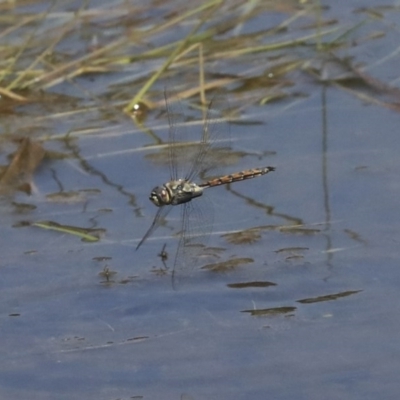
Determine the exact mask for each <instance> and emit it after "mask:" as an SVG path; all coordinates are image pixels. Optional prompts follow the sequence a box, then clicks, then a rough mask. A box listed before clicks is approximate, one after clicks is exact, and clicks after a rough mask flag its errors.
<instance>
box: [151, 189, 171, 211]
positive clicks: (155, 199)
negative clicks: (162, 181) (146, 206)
mask: <svg viewBox="0 0 400 400" xmlns="http://www.w3.org/2000/svg"><path fill="white" fill-rule="evenodd" d="M149 199H150V201H151V202H152V203H153V204H155V205H156V206H157V207H162V206H166V205H168V204H171V196H170V193H169V191H168V190H167V188H166V187H165V186H157V187H155V188H154V189H153V190H152V191H151V193H150V197H149Z"/></svg>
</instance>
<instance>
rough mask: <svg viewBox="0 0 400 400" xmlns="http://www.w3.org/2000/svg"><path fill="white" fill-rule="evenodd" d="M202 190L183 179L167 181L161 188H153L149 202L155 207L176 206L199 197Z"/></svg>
mask: <svg viewBox="0 0 400 400" xmlns="http://www.w3.org/2000/svg"><path fill="white" fill-rule="evenodd" d="M203 190H204V189H203V188H201V187H200V186H198V185H197V184H195V183H193V182H189V181H187V180H185V179H178V180H175V181H169V182H167V183H166V184H164V185H163V186H157V187H155V188H154V189H153V190H152V192H151V194H150V200H151V201H152V202H153V203H154V204H155V205H156V206H157V207H162V206H166V205H169V204H172V205H173V206H176V205H178V204H183V203H187V202H188V201H190V200H192V199H194V198H195V197H199V196H201V195H202V194H203Z"/></svg>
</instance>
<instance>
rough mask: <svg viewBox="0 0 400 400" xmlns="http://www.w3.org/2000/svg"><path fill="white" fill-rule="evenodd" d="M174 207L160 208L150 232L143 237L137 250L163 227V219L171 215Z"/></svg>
mask: <svg viewBox="0 0 400 400" xmlns="http://www.w3.org/2000/svg"><path fill="white" fill-rule="evenodd" d="M172 207H173V206H171V205H170V206H164V207H160V208H159V209H158V211H157V214H156V215H155V217H154V219H153V222H152V224H151V225H150V228H149V229H148V231H147V232H146V233H145V235H144V236H143V238H142V240H141V241H140V242H139V244H138V245H137V246H136V250H137V249H138V248H139V247H140V246H141V245H142V244H143V243H144V242H145V240H146V239H147V238H148V237H149V236H150V235H152V234H153V232H154V231H155V230H156V229H157V228H158V227H159V226H160V225H161V223H162V221H163V219H164V218H165V217H166V216H167V215H168V214H169V212H170V211H171V210H172Z"/></svg>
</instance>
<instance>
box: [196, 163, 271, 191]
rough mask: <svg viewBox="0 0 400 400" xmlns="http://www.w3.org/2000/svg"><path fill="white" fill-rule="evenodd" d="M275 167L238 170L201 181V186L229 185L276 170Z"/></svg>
mask: <svg viewBox="0 0 400 400" xmlns="http://www.w3.org/2000/svg"><path fill="white" fill-rule="evenodd" d="M274 170H275V168H274V167H263V168H253V169H246V170H245V171H241V172H237V173H234V174H230V175H224V176H221V177H219V178H215V179H211V180H209V181H207V182H204V183H201V184H200V185H199V187H202V188H208V187H214V186H220V185H227V184H228V183H233V182H238V181H244V180H245V179H252V178H255V177H257V176H261V175H265V174H268V172H271V171H274Z"/></svg>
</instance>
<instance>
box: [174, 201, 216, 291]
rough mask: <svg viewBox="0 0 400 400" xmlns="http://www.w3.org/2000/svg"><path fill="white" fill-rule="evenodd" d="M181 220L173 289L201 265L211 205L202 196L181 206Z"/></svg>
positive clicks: (208, 234)
mask: <svg viewBox="0 0 400 400" xmlns="http://www.w3.org/2000/svg"><path fill="white" fill-rule="evenodd" d="M181 218H182V221H181V231H180V233H179V234H180V239H179V243H178V248H177V251H176V256H175V261H174V269H173V272H172V283H173V286H174V288H176V287H178V286H179V282H182V281H183V280H184V278H185V277H188V276H189V275H190V273H191V272H192V271H193V269H194V268H195V267H196V266H197V265H199V264H200V263H201V253H202V250H203V248H204V247H205V245H206V244H207V241H208V238H209V236H210V233H211V230H212V224H213V219H214V213H213V208H212V205H211V204H210V201H209V200H208V199H206V198H205V197H204V196H203V198H202V199H201V200H200V199H199V200H197V199H195V200H193V201H191V202H189V203H185V204H183V205H182V215H181Z"/></svg>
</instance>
